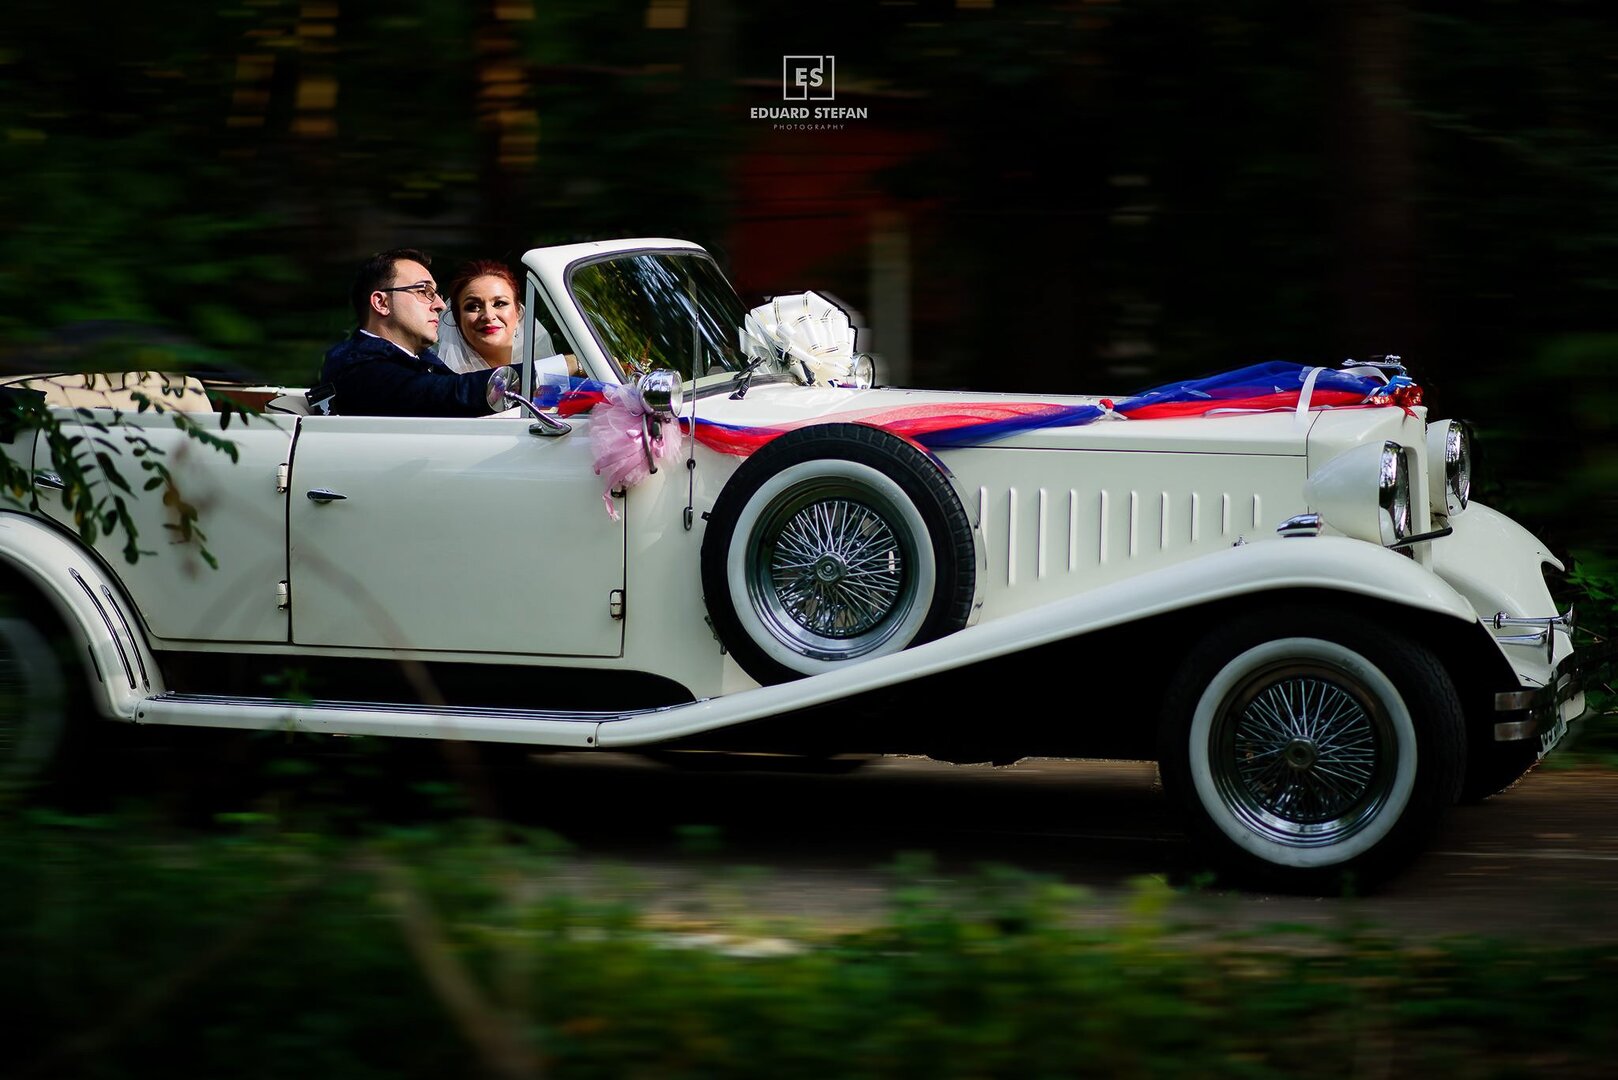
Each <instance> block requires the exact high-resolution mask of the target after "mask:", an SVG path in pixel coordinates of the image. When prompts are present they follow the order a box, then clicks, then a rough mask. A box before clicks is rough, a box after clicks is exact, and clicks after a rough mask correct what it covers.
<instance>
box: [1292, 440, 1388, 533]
mask: <svg viewBox="0 0 1618 1080" xmlns="http://www.w3.org/2000/svg"><path fill="white" fill-rule="evenodd" d="M1304 498H1305V499H1307V500H1308V502H1309V506H1310V507H1311V508H1313V509H1314V510H1315V511H1317V512H1318V513H1319V514H1320V516H1321V517H1323V518H1324V519H1325V520H1326V523H1327V524H1328V525H1330V526H1331V527H1332V528H1334V529H1336V530H1337V531H1338V532H1340V533H1343V534H1344V535H1345V536H1352V537H1354V538H1355V539H1358V540H1369V541H1370V542H1371V543H1373V544H1382V545H1384V546H1386V545H1388V544H1392V543H1393V542H1395V541H1397V540H1403V539H1404V538H1405V537H1406V536H1409V535H1410V533H1411V531H1412V530H1413V529H1414V528H1415V515H1414V514H1413V512H1412V508H1411V505H1410V451H1408V450H1406V449H1405V448H1404V447H1403V446H1400V445H1399V444H1398V443H1396V442H1384V443H1365V444H1363V445H1361V446H1356V447H1354V448H1353V449H1352V450H1348V451H1345V452H1344V453H1341V454H1338V455H1337V456H1336V457H1334V458H1332V459H1331V460H1330V461H1328V462H1326V463H1325V464H1324V465H1322V466H1321V467H1320V468H1318V469H1316V470H1315V472H1314V475H1312V476H1310V477H1309V480H1308V482H1307V483H1305V484H1304Z"/></svg>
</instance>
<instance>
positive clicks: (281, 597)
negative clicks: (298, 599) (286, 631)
mask: <svg viewBox="0 0 1618 1080" xmlns="http://www.w3.org/2000/svg"><path fill="white" fill-rule="evenodd" d="M291 606H292V586H291V584H290V583H288V582H285V581H277V582H276V583H275V610H277V611H285V610H286V609H287V608H289V607H291Z"/></svg>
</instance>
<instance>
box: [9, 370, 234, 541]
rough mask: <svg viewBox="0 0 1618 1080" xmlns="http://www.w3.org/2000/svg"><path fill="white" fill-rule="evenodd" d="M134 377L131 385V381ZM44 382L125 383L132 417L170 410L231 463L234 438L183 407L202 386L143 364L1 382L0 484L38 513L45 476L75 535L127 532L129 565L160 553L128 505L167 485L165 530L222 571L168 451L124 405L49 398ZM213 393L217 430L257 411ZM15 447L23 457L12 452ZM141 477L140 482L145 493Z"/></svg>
mask: <svg viewBox="0 0 1618 1080" xmlns="http://www.w3.org/2000/svg"><path fill="white" fill-rule="evenodd" d="M132 379H133V380H134V382H135V386H134V387H131V386H130V382H131V380H132ZM154 382H155V383H156V384H157V386H158V388H159V389H158V393H157V394H156V395H155V396H154V395H153V394H151V393H149V392H148V391H147V389H145V388H146V387H149V386H151V385H152V384H153V383H154ZM41 383H44V384H47V385H49V386H54V387H58V388H61V389H62V390H64V391H66V390H74V389H84V390H90V391H96V390H101V391H112V390H120V391H127V392H128V393H129V398H130V400H131V401H132V402H134V404H135V414H136V415H140V414H145V413H151V414H153V415H166V416H168V417H169V418H170V419H171V420H172V421H173V423H174V426H175V427H176V428H178V429H179V430H180V431H181V432H183V433H184V434H185V436H186V437H187V439H188V440H189V441H194V442H196V443H197V444H198V445H200V446H204V447H207V448H208V449H210V450H214V451H216V452H218V453H221V454H224V455H225V456H227V457H229V458H230V460H231V461H232V462H235V461H237V460H239V454H238V451H237V448H236V444H235V443H233V442H231V441H230V440H229V439H226V438H223V437H222V436H220V435H218V434H216V433H214V432H213V431H211V430H209V429H208V428H206V427H204V426H202V425H201V424H199V423H198V422H197V421H196V419H195V418H194V417H192V416H191V415H190V414H189V413H188V412H187V411H186V410H184V409H182V408H180V407H179V406H180V404H181V402H182V400H183V399H184V397H185V396H186V395H187V394H195V393H196V392H197V391H196V390H195V389H194V388H189V387H187V386H186V385H185V383H184V382H183V381H176V380H174V379H172V378H171V377H170V376H167V375H163V374H160V373H152V372H144V371H142V372H136V373H132V374H125V375H110V374H103V373H88V374H84V375H50V376H43V377H41V378H38V379H34V380H30V381H29V383H28V384H26V385H24V386H20V387H19V386H16V385H13V386H8V387H4V388H0V487H3V488H4V490H5V492H6V494H7V495H9V497H10V500H11V501H12V502H14V503H17V504H20V505H24V506H26V507H27V508H28V509H29V510H32V511H38V510H39V508H40V497H41V496H40V490H39V489H40V485H41V481H44V482H45V483H46V485H47V486H49V487H53V488H54V487H58V486H59V487H60V497H61V500H62V506H63V508H64V509H65V510H66V511H67V512H68V514H69V516H70V519H71V521H72V523H73V527H74V529H76V530H77V532H78V534H79V537H80V538H81V539H82V540H83V541H84V542H85V543H86V544H90V545H94V544H95V543H96V542H97V541H98V540H100V539H102V538H103V537H107V538H111V537H114V536H116V535H118V534H122V536H123V540H124V543H123V556H124V560H125V561H126V562H130V563H133V562H136V561H137V560H138V559H139V558H140V557H141V556H142V555H155V554H156V552H155V551H152V550H150V549H147V548H143V547H142V546H141V530H140V528H139V525H138V524H137V522H136V520H135V517H134V515H133V514H132V513H131V504H132V502H133V501H134V500H137V499H139V498H140V497H141V495H142V494H143V493H146V492H152V491H157V490H159V489H162V497H161V498H162V504H163V505H164V506H165V507H167V508H168V509H169V512H170V514H171V516H172V520H170V521H168V522H165V524H164V528H165V529H167V530H170V532H171V534H172V540H173V542H174V543H181V544H195V545H196V548H197V554H198V555H199V556H200V557H201V558H202V560H203V561H204V562H206V563H207V564H208V565H209V566H210V567H212V568H213V569H216V570H217V569H218V568H219V560H218V559H217V558H216V557H215V556H214V554H213V552H211V551H210V550H208V545H207V541H208V537H207V534H206V533H204V532H203V531H202V529H201V527H200V525H199V524H198V521H199V514H198V511H197V508H196V506H195V505H193V504H192V503H191V502H189V501H188V500H187V499H186V498H185V496H184V494H183V493H182V492H181V490H180V486H179V484H178V483H177V481H176V479H175V477H174V473H173V472H172V471H171V469H170V468H169V464H168V462H167V461H166V460H165V459H166V458H168V453H167V451H165V449H164V448H163V447H162V446H160V445H158V444H157V443H155V442H153V441H152V440H151V439H150V438H148V436H147V434H146V431H145V429H143V428H142V427H139V426H135V425H131V424H129V423H128V419H129V415H130V414H129V413H128V412H127V411H126V410H124V409H121V408H118V407H112V408H111V409H110V411H109V410H98V409H90V408H85V407H83V406H78V407H63V406H61V405H53V404H51V403H50V401H49V398H48V395H47V392H46V391H45V390H41V389H39V388H38V384H41ZM208 396H209V399H210V401H211V402H212V404H213V407H214V408H213V411H214V413H215V414H216V415H218V416H219V418H220V419H219V426H220V429H221V430H224V429H226V428H228V427H229V426H230V421H231V418H232V416H239V417H240V418H241V421H242V423H247V422H248V421H249V420H250V419H251V418H252V417H253V416H255V415H258V413H257V411H256V410H253V409H249V408H247V407H245V406H243V405H241V404H240V403H238V402H235V401H233V400H231V399H230V398H228V397H226V396H224V395H220V394H215V393H209V394H208ZM171 399H172V400H171ZM30 450H32V451H33V452H32V453H29V451H30ZM40 451H43V452H44V454H45V455H48V458H49V464H48V465H45V464H43V463H42V462H41V461H40V457H41V454H40ZM19 454H21V455H22V457H21V459H20V460H19V457H18V456H16V455H19ZM131 465H135V466H138V467H139V471H140V474H144V475H145V479H144V481H142V480H141V479H140V475H139V474H134V473H131V472H130V468H131ZM126 473H128V475H126ZM131 477H133V479H132V478H131ZM136 482H138V483H140V492H139V493H137V491H136V489H135V486H134V484H135V483H136Z"/></svg>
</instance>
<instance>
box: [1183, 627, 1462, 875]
mask: <svg viewBox="0 0 1618 1080" xmlns="http://www.w3.org/2000/svg"><path fill="white" fill-rule="evenodd" d="M1161 732H1162V739H1161V748H1160V763H1161V768H1162V772H1163V780H1164V786H1165V788H1166V789H1168V790H1169V791H1170V793H1171V794H1173V795H1174V797H1175V798H1176V799H1177V800H1178V801H1179V802H1180V803H1181V804H1182V806H1183V807H1184V808H1185V810H1186V811H1187V813H1188V815H1189V818H1190V820H1191V824H1192V827H1193V830H1194V831H1195V833H1196V834H1197V835H1198V837H1199V838H1200V839H1203V840H1205V841H1207V842H1208V843H1209V846H1208V848H1207V850H1209V851H1210V852H1211V853H1212V854H1213V856H1214V857H1215V859H1216V861H1217V863H1218V864H1219V865H1221V866H1223V867H1224V868H1226V869H1229V870H1231V871H1233V872H1235V873H1236V874H1237V875H1238V876H1241V877H1245V878H1251V879H1255V880H1259V881H1262V882H1264V883H1267V884H1271V885H1276V886H1279V887H1283V888H1295V889H1301V890H1305V891H1337V890H1338V889H1341V888H1342V887H1344V886H1345V885H1346V884H1349V883H1357V884H1366V883H1369V882H1373V881H1375V880H1377V879H1379V878H1381V877H1383V876H1385V875H1387V874H1388V873H1391V872H1392V871H1393V870H1395V869H1397V868H1398V867H1399V866H1400V865H1401V864H1402V863H1403V862H1404V861H1405V860H1406V859H1408V858H1409V857H1410V855H1411V854H1412V853H1413V852H1414V851H1415V850H1416V848H1417V846H1418V844H1419V842H1420V841H1421V840H1422V839H1424V838H1425V837H1426V835H1427V834H1428V833H1429V832H1430V831H1431V830H1432V829H1433V828H1434V827H1435V826H1436V824H1437V823H1438V821H1439V820H1440V819H1441V818H1442V815H1443V814H1444V812H1445V811H1446V810H1447V808H1448V807H1449V805H1450V804H1451V803H1453V802H1454V801H1455V799H1456V796H1457V795H1458V793H1459V789H1460V781H1461V773H1462V768H1463V765H1464V762H1465V735H1464V727H1463V723H1462V715H1461V710H1460V707H1459V705H1458V703H1457V701H1456V695H1455V690H1454V687H1453V685H1452V684H1451V682H1450V679H1449V676H1448V673H1447V672H1446V671H1445V670H1444V669H1443V667H1442V666H1441V665H1440V664H1439V663H1438V661H1437V659H1436V658H1435V657H1434V656H1433V655H1432V653H1430V652H1429V651H1428V650H1426V649H1425V648H1423V647H1422V646H1420V645H1417V644H1416V643H1414V642H1412V641H1408V640H1405V639H1403V638H1400V637H1398V636H1396V635H1392V634H1389V633H1388V632H1386V631H1384V630H1382V629H1380V628H1379V627H1377V626H1375V625H1373V624H1371V623H1368V622H1366V621H1364V620H1362V619H1360V618H1358V617H1356V616H1352V615H1348V614H1346V613H1345V614H1340V615H1330V614H1327V613H1321V612H1315V611H1308V612H1305V611H1298V610H1291V609H1288V610H1284V611H1273V612H1266V613H1263V614H1259V615H1255V616H1251V617H1248V618H1245V619H1242V620H1238V621H1237V622H1236V623H1234V624H1232V625H1231V626H1229V627H1226V628H1222V629H1220V630H1219V631H1217V632H1216V633H1214V634H1211V635H1209V636H1208V637H1207V638H1206V639H1204V641H1203V642H1202V643H1201V644H1199V645H1198V646H1197V647H1196V648H1195V649H1194V650H1193V651H1192V653H1191V654H1190V656H1189V657H1188V658H1187V660H1186V662H1185V664H1184V665H1182V667H1181V669H1180V671H1179V672H1178V673H1177V674H1176V676H1175V679H1174V682H1173V684H1172V685H1171V687H1170V690H1169V693H1168V695H1167V698H1166V704H1165V713H1164V717H1163V723H1162V728H1161Z"/></svg>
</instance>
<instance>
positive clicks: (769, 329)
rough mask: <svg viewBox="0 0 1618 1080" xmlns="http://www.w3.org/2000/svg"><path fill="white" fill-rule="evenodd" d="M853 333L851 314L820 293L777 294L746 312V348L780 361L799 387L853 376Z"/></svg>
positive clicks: (757, 355) (758, 356) (754, 354)
mask: <svg viewBox="0 0 1618 1080" xmlns="http://www.w3.org/2000/svg"><path fill="white" fill-rule="evenodd" d="M855 333H856V331H855V329H854V326H853V324H852V323H851V322H849V319H848V312H846V311H844V310H843V309H842V308H840V307H838V306H837V305H836V304H834V303H833V302H832V301H830V300H828V299H826V297H824V296H821V295H820V294H819V293H817V292H806V293H798V294H796V295H793V296H777V297H776V298H775V299H773V300H771V301H770V302H769V303H767V304H760V305H759V306H758V307H756V308H754V309H753V310H752V311H749V312H748V313H747V318H746V320H745V322H744V323H743V329H742V349H743V350H744V351H745V352H746V353H747V355H748V356H750V357H752V358H754V359H763V360H770V359H775V360H782V361H785V362H786V363H787V366H788V367H789V368H790V369H791V371H792V374H793V377H794V378H796V379H797V380H798V381H799V382H800V383H816V384H821V385H825V384H828V383H837V382H840V381H843V380H846V379H848V378H849V377H850V376H851V375H853V373H854V360H855V356H856V354H855V352H854V338H855Z"/></svg>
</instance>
